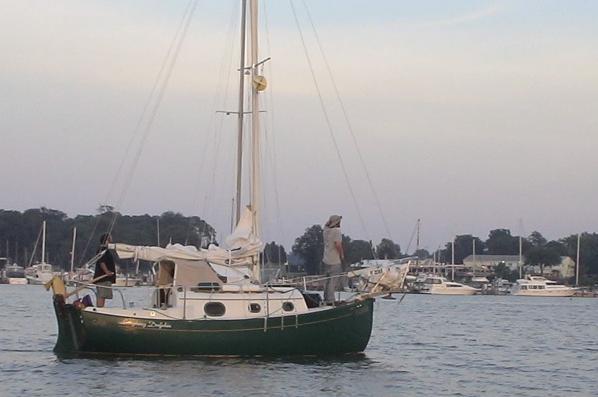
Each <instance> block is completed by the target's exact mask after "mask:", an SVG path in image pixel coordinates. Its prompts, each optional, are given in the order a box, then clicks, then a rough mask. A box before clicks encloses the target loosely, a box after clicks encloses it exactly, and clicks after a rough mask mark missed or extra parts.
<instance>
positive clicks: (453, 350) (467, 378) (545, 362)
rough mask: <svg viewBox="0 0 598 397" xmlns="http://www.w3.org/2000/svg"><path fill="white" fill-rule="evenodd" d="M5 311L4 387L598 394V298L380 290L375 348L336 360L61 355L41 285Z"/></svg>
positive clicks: (137, 294)
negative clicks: (389, 294)
mask: <svg viewBox="0 0 598 397" xmlns="http://www.w3.org/2000/svg"><path fill="white" fill-rule="evenodd" d="M147 294H148V290H147V289H144V288H132V289H128V290H127V291H126V295H127V297H128V299H127V300H128V301H136V302H142V301H143V299H144V298H145V296H146V295H147ZM115 297H116V296H115ZM117 302H118V301H115V302H114V303H117ZM0 318H1V319H2V321H1V322H0V396H2V397H3V396H44V397H48V396H110V395H115V396H116V395H122V396H186V397H189V396H213V395H216V396H217V395H222V396H236V395H239V396H241V395H243V396H264V395H266V396H270V395H272V396H276V395H284V396H286V395H289V396H319V395H329V396H480V395H486V396H543V397H548V396H559V397H561V396H568V397H571V396H598V299H571V298H525V297H511V296H473V297H460V296H454V297H451V296H444V297H443V296H425V295H408V296H407V297H406V298H405V299H404V300H403V302H402V303H401V304H400V305H399V304H398V301H385V300H378V301H377V302H376V307H375V323H374V330H373V334H372V338H371V340H370V344H369V346H368V348H367V350H366V351H365V354H363V355H361V356H357V357H348V358H336V359H314V358H290V359H289V358H286V359H240V358H238V359H192V360H191V359H189V360H174V359H167V360H159V359H153V360H135V359H114V360H105V359H65V360H60V359H58V358H57V357H56V356H55V355H54V354H53V353H52V348H53V346H54V342H55V339H56V322H55V318H54V313H53V310H52V306H51V296H50V293H48V292H46V291H45V290H44V289H43V288H42V287H40V286H33V285H31V286H11V285H0Z"/></svg>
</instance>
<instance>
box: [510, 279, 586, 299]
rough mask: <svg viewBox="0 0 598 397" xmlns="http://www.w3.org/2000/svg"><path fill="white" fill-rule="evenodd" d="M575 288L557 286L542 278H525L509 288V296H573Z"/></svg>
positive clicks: (555, 283)
mask: <svg viewBox="0 0 598 397" xmlns="http://www.w3.org/2000/svg"><path fill="white" fill-rule="evenodd" d="M576 290H577V289H576V288H572V287H568V286H566V285H562V284H557V282H556V281H552V280H547V279H546V278H544V277H542V276H529V275H528V276H526V277H525V278H524V279H519V280H517V282H516V283H515V284H513V287H512V288H511V295H517V296H573V295H575V291H576Z"/></svg>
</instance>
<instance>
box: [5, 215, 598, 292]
mask: <svg viewBox="0 0 598 397" xmlns="http://www.w3.org/2000/svg"><path fill="white" fill-rule="evenodd" d="M44 220H45V221H46V223H47V238H46V252H47V254H46V258H47V261H48V262H49V263H52V264H54V265H58V266H60V267H63V268H65V269H66V268H67V267H68V266H69V264H70V251H71V244H72V233H73V228H74V227H77V244H76V248H75V263H76V264H82V263H84V262H85V261H86V260H88V259H89V258H90V257H92V256H93V255H94V253H95V251H96V249H97V246H98V240H99V237H100V235H101V234H102V233H105V232H106V231H108V230H109V229H110V225H111V223H112V222H115V223H114V227H113V230H112V235H113V237H114V240H115V241H121V242H126V243H129V244H135V245H156V244H158V245H160V246H162V247H163V246H165V245H166V244H167V243H168V242H173V243H181V244H185V245H195V246H197V247H201V246H203V247H205V246H206V245H207V243H208V242H212V241H214V239H215V231H214V229H213V228H212V226H210V225H209V224H207V223H206V222H205V221H204V220H202V219H200V218H199V217H197V216H190V217H187V216H183V215H181V214H179V213H174V212H165V213H163V214H162V215H160V216H155V215H154V216H152V215H147V214H146V215H133V216H131V215H122V214H119V213H117V212H115V211H114V209H113V208H111V207H109V206H103V207H100V208H99V209H98V212H97V213H96V214H94V215H77V216H76V217H74V218H69V217H68V216H67V215H66V214H65V213H64V212H61V211H58V210H54V209H48V208H38V209H29V210H26V211H24V212H19V211H9V210H0V257H8V258H9V261H10V262H11V263H12V262H16V263H18V264H21V265H27V264H28V263H35V262H37V261H40V260H41V248H40V247H41V242H40V241H38V240H39V239H40V238H39V236H40V233H41V225H42V221H44ZM158 227H159V235H160V240H159V241H158ZM322 232H323V230H322V226H320V225H313V226H310V227H308V228H307V229H305V232H304V233H303V234H302V235H301V236H299V237H297V238H296V239H295V242H294V244H293V246H292V248H291V252H287V251H286V250H285V248H284V247H283V246H282V245H281V244H278V243H276V242H269V243H267V244H266V245H265V248H264V260H265V261H266V262H269V263H273V264H283V263H287V260H288V262H289V270H291V271H305V272H307V273H308V274H318V273H320V272H321V271H322V269H321V260H322V255H323V252H324V241H323V238H322ZM577 237H578V236H577V235H576V234H575V235H570V236H566V237H562V238H559V239H556V240H550V241H548V240H547V239H546V238H544V236H542V234H541V233H540V232H537V231H535V232H533V233H531V234H530V235H529V236H527V237H522V238H521V243H522V244H521V245H522V253H523V256H524V260H525V264H526V265H533V266H540V267H543V266H549V265H555V264H558V263H560V257H561V256H569V257H571V258H573V260H575V259H576V254H577ZM474 240H475V252H476V254H478V255H480V254H489V255H518V254H519V236H514V235H512V234H511V232H510V230H508V229H495V230H491V231H490V232H489V234H488V237H487V238H486V239H485V240H482V239H481V238H479V237H477V236H473V235H471V234H463V235H459V236H456V238H455V240H454V249H455V255H454V259H455V263H456V264H461V263H463V259H465V258H466V257H467V256H469V255H471V254H472V253H473V247H474ZM36 241H37V242H38V244H37V249H36V250H35V252H34V246H35V245H36ZM580 241H581V244H580V262H581V276H582V279H585V281H586V282H592V281H593V280H598V233H582V234H581V239H580ZM343 247H344V250H345V257H346V260H345V262H346V264H350V263H356V262H359V261H361V260H364V259H374V258H378V259H397V258H404V257H407V256H417V257H419V258H420V259H425V258H431V257H433V256H434V257H435V259H436V260H437V261H438V262H444V263H450V262H451V261H452V257H453V253H452V249H453V243H452V242H447V243H446V245H445V247H444V248H442V249H438V250H436V251H435V252H433V253H430V252H428V251H427V250H425V249H420V250H418V251H417V252H411V253H405V252H402V251H401V247H400V246H399V244H397V243H395V242H394V241H392V240H391V239H388V238H384V239H382V240H381V241H380V242H379V243H377V244H374V243H373V242H371V241H366V240H359V239H356V240H353V239H352V238H351V237H349V236H347V235H343ZM32 256H33V258H32ZM287 257H288V258H287ZM594 282H595V281H594Z"/></svg>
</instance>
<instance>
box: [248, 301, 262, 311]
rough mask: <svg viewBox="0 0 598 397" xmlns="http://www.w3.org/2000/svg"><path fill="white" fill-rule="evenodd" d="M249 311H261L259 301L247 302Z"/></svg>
mask: <svg viewBox="0 0 598 397" xmlns="http://www.w3.org/2000/svg"><path fill="white" fill-rule="evenodd" d="M249 311H250V312H251V313H259V312H261V311H262V307H261V306H260V304H259V303H250V304H249Z"/></svg>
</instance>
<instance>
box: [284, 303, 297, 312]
mask: <svg viewBox="0 0 598 397" xmlns="http://www.w3.org/2000/svg"><path fill="white" fill-rule="evenodd" d="M282 310H284V311H285V312H292V311H293V310H295V305H293V302H284V303H283V304H282Z"/></svg>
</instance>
